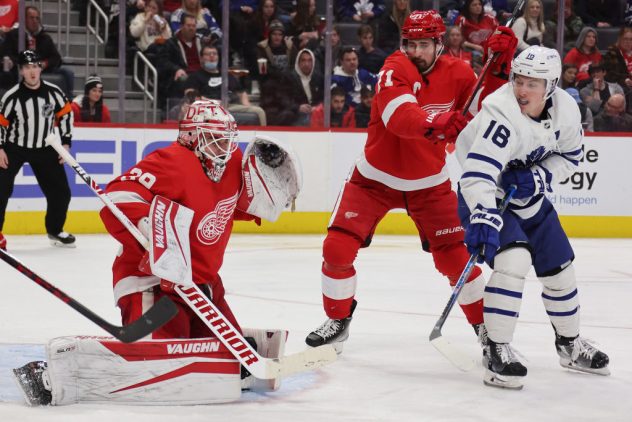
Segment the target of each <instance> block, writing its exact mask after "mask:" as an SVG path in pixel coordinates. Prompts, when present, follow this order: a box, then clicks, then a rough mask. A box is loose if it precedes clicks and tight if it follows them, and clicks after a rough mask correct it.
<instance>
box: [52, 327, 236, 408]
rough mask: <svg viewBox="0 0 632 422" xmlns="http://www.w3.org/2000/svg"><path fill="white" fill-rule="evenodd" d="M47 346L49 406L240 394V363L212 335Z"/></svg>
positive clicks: (77, 340)
mask: <svg viewBox="0 0 632 422" xmlns="http://www.w3.org/2000/svg"><path fill="white" fill-rule="evenodd" d="M46 349H47V350H46V351H47V355H48V377H49V379H50V382H51V386H52V403H51V404H53V405H64V404H72V403H79V402H90V403H118V404H141V405H186V404H209V403H224V402H231V401H235V400H238V399H239V398H240V396H241V380H240V378H241V376H240V367H239V362H238V361H237V359H235V357H233V356H232V354H231V353H230V352H229V351H228V350H227V349H226V348H225V347H224V346H223V345H222V344H221V342H220V341H219V340H217V339H216V338H203V339H193V340H191V339H187V340H173V339H170V340H150V341H139V342H136V343H131V344H125V343H121V342H119V341H117V340H115V339H112V338H110V337H58V338H55V339H52V340H50V341H49V343H48V345H47V348H46Z"/></svg>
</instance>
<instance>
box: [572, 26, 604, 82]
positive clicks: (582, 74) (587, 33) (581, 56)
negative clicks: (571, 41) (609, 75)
mask: <svg viewBox="0 0 632 422" xmlns="http://www.w3.org/2000/svg"><path fill="white" fill-rule="evenodd" d="M564 63H572V64H574V65H575V66H577V69H578V72H577V82H580V81H583V80H586V79H588V78H590V75H589V74H588V68H589V67H590V65H591V64H593V63H595V64H597V63H601V53H600V52H599V50H598V49H597V31H596V30H595V29H594V28H591V27H589V26H587V27H585V28H584V29H582V31H581V32H580V33H579V36H578V37H577V43H576V44H575V47H573V49H572V50H571V51H569V52H568V53H567V54H566V57H564Z"/></svg>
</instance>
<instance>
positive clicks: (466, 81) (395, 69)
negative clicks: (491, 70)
mask: <svg viewBox="0 0 632 422" xmlns="http://www.w3.org/2000/svg"><path fill="white" fill-rule="evenodd" d="M475 84H476V75H475V74H474V71H473V70H472V69H471V68H470V67H469V66H468V65H467V63H465V62H463V61H462V60H459V59H456V58H454V57H449V56H440V57H438V58H437V60H436V62H435V65H434V68H433V69H432V70H431V71H430V72H429V73H428V75H424V76H423V77H422V76H421V74H420V73H419V70H418V69H417V67H416V66H415V64H413V63H412V62H411V61H410V59H409V58H408V57H407V56H406V55H405V54H404V53H402V52H401V51H396V52H395V53H393V54H391V55H390V56H389V57H388V58H387V59H386V61H385V63H384V66H383V67H382V70H381V71H380V73H379V79H378V83H377V86H376V90H375V91H376V93H375V97H374V98H373V104H372V107H371V120H370V122H369V128H368V139H367V143H366V146H365V148H364V154H363V156H362V157H360V159H359V160H358V162H357V168H358V170H359V171H360V173H361V174H362V175H363V176H364V177H367V178H369V179H373V180H377V181H378V182H381V183H383V184H385V185H387V186H389V187H391V188H393V189H397V190H402V191H411V190H418V189H425V188H428V187H432V186H436V185H439V184H440V183H442V182H444V181H446V180H448V178H449V175H448V169H447V167H446V163H445V157H446V152H445V143H444V142H437V143H433V142H431V141H429V140H428V139H426V138H425V137H424V133H425V132H426V131H427V128H424V127H423V125H422V122H423V121H424V120H425V119H427V118H428V116H429V115H433V114H436V113H442V112H446V111H455V110H460V109H462V108H463V107H464V106H465V103H466V101H467V98H468V96H469V94H470V93H471V92H472V90H473V88H474V85H475ZM395 110H397V112H395Z"/></svg>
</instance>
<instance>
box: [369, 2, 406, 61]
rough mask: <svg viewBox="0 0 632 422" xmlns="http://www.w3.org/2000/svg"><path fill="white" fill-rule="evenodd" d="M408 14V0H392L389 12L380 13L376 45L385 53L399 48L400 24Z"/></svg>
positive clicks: (390, 52)
mask: <svg viewBox="0 0 632 422" xmlns="http://www.w3.org/2000/svg"><path fill="white" fill-rule="evenodd" d="M408 15H410V4H409V0H393V6H392V7H391V10H390V11H389V13H388V14H387V13H385V14H383V15H382V18H381V19H380V21H379V23H378V31H377V46H378V47H380V48H381V49H382V50H384V52H385V53H386V54H392V53H393V52H394V51H395V50H399V45H400V35H401V33H402V25H403V24H404V21H405V20H406V18H407V17H408Z"/></svg>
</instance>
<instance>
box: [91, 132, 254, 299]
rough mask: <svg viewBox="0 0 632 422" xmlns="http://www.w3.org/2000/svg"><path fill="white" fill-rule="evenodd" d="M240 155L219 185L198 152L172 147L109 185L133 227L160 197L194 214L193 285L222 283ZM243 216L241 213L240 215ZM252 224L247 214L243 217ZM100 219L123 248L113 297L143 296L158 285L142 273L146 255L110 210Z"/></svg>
mask: <svg viewBox="0 0 632 422" xmlns="http://www.w3.org/2000/svg"><path fill="white" fill-rule="evenodd" d="M241 158H242V153H241V151H240V150H239V149H236V150H235V151H234V152H233V155H232V157H231V159H230V160H229V161H228V163H227V164H226V170H225V171H224V174H223V176H222V178H221V180H220V181H219V182H217V183H216V182H212V181H211V180H209V178H208V176H207V175H206V174H205V172H204V170H203V168H202V165H201V163H200V161H199V159H198V158H197V157H196V155H195V153H194V152H193V151H191V150H189V149H187V148H186V147H184V146H182V145H180V144H178V143H177V142H174V143H173V144H171V145H170V146H168V147H165V148H162V149H159V150H156V151H154V152H153V153H151V154H150V155H148V156H147V157H146V158H145V159H143V160H142V161H140V162H139V163H137V164H136V165H135V166H134V167H133V168H131V169H130V170H129V171H127V172H126V173H125V174H123V175H121V176H119V177H118V178H116V179H114V180H113V181H112V182H110V183H109V184H108V186H107V188H106V192H107V194H108V196H109V197H110V198H111V199H112V200H113V201H114V202H115V203H116V205H117V206H118V207H119V208H120V209H121V211H123V213H124V214H125V215H127V217H128V218H129V219H130V220H131V222H132V223H134V224H137V223H138V221H139V220H140V219H141V218H143V217H146V216H147V215H148V214H149V208H150V206H151V202H152V200H153V198H154V196H156V195H161V196H164V197H166V198H169V199H171V200H173V201H175V202H177V203H179V204H181V205H184V206H185V207H188V208H190V209H192V210H193V211H194V216H193V221H192V222H191V228H190V233H189V238H190V247H191V262H192V269H193V281H194V282H195V283H198V284H203V283H210V284H211V286H215V285H216V284H217V283H221V280H220V279H219V276H218V274H217V273H218V271H219V269H220V267H221V266H222V261H223V257H224V251H225V249H226V245H227V243H228V239H229V237H230V232H231V230H232V226H233V219H234V217H235V207H236V204H237V199H238V197H239V192H240V189H241V185H242V172H241ZM240 214H243V213H240ZM242 217H243V218H244V219H248V218H247V215H245V214H244V215H242ZM101 218H102V220H103V222H104V224H105V226H106V228H107V230H108V232H110V234H111V235H112V236H114V238H116V240H118V241H119V242H120V243H121V245H122V252H121V253H120V254H119V255H118V256H117V257H116V259H115V261H114V264H113V276H114V296H115V300H116V301H117V302H118V300H119V299H120V298H121V297H122V296H125V295H128V294H131V293H135V292H140V291H144V290H146V289H148V288H149V287H152V286H153V285H156V284H158V283H159V282H160V280H159V279H158V278H157V277H155V276H151V275H148V274H145V273H143V272H142V271H140V270H139V269H138V264H139V262H140V261H141V259H142V257H143V255H144V253H145V250H144V249H143V247H142V246H141V245H140V244H139V243H138V241H136V239H135V238H134V237H133V236H132V235H131V234H130V233H129V232H128V231H127V230H126V229H125V227H124V226H123V225H122V224H121V223H120V222H119V221H118V219H117V218H116V217H114V215H113V214H112V213H111V212H110V211H109V210H108V209H107V208H103V209H102V210H101Z"/></svg>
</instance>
